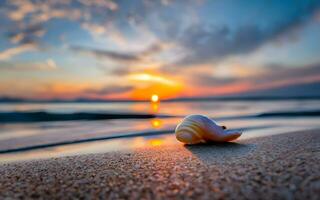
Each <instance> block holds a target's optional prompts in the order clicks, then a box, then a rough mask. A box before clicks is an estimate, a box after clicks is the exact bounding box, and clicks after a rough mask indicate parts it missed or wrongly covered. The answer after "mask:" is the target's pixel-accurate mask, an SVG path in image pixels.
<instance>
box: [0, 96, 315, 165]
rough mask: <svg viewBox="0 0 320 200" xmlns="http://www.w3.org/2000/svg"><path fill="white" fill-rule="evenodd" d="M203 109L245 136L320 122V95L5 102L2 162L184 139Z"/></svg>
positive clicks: (0, 123) (0, 125)
mask: <svg viewBox="0 0 320 200" xmlns="http://www.w3.org/2000/svg"><path fill="white" fill-rule="evenodd" d="M189 114H203V115H207V116H209V117H211V118H212V119H214V120H216V121H217V122H218V123H219V124H221V125H225V126H227V128H229V129H241V130H243V131H244V134H243V135H242V136H241V137H240V139H246V138H251V137H261V136H266V135H272V134H278V133H284V132H290V131H299V130H310V129H316V128H319V127H320V123H319V122H320V100H317V99H312V100H310V99H309V100H308V99H293V100H288V99H287V100H270V99H269V100H263V99H259V100H207V101H184V102H183V101H181V102H160V103H149V102H120V103H114V102H113V103H1V104H0V162H11V161H18V160H28V159H39V158H49V157H59V156H66V155H77V154H88V153H100V152H108V151H118V150H122V151H126V150H132V149H135V148H139V147H147V146H159V147H161V146H162V145H167V144H176V143H177V144H178V142H177V141H176V140H175V137H174V128H175V126H176V125H177V123H179V121H181V120H182V118H183V117H185V116H186V115H189Z"/></svg>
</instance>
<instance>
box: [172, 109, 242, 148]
mask: <svg viewBox="0 0 320 200" xmlns="http://www.w3.org/2000/svg"><path fill="white" fill-rule="evenodd" d="M175 133H176V138H177V140H179V141H180V142H183V143H185V144H197V143H205V142H209V141H213V142H227V141H231V140H235V139H237V138H238V137H240V135H241V134H242V132H241V131H238V130H225V129H224V128H223V127H222V126H219V125H217V123H216V122H215V121H213V120H211V119H209V118H208V117H207V116H204V115H189V116H187V117H185V118H184V119H183V120H182V122H181V123H180V124H178V125H177V127H176V130H175Z"/></svg>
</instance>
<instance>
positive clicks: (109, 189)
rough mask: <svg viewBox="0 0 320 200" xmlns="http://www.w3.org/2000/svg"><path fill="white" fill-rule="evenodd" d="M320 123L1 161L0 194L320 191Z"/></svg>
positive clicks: (311, 194) (178, 195) (314, 194)
mask: <svg viewBox="0 0 320 200" xmlns="http://www.w3.org/2000/svg"><path fill="white" fill-rule="evenodd" d="M319 134H320V131H319V130H314V131H300V132H295V133H285V134H280V135H273V136H268V137H261V138H255V139H248V140H240V141H237V143H226V144H210V145H195V146H184V145H169V146H161V145H160V146H157V147H152V148H141V149H137V150H135V151H133V152H132V151H130V152H115V153H104V154H91V155H81V156H72V157H63V158H52V159H47V160H34V161H24V162H17V163H9V164H1V165H0V174H1V178H0V191H1V192H0V199H3V198H5V197H8V198H13V199H16V198H39V197H41V198H43V199H73V198H103V199H105V198H108V199H143V198H144V199H196V198H197V199H222V198H229V199H230V198H231V199H257V198H259V199H319V198H320V137H319V136H320V135H319Z"/></svg>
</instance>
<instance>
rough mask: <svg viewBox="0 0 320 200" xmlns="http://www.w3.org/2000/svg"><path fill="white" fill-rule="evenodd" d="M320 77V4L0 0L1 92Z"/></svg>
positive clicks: (232, 86)
mask: <svg viewBox="0 0 320 200" xmlns="http://www.w3.org/2000/svg"><path fill="white" fill-rule="evenodd" d="M319 81H320V1H312V0H309V1H308V0H304V1H298V0H282V1H278V0H269V1H261V0H258V1H253V0H248V1H235V0H234V1H232V0H221V1H220V0H211V1H210V0H207V1H206V0H161V1H157V0H118V1H116V0H114V1H111V0H46V1H44V0H43V1H42V0H3V1H0V96H2V97H4V96H5V97H19V98H33V99H53V98H54V99H56V98H59V99H74V98H95V99H96V98H99V99H135V100H142V99H149V98H150V96H152V95H153V94H156V95H158V96H159V97H160V98H161V99H167V98H176V97H198V96H217V95H225V94H237V93H239V92H245V91H251V90H262V89H265V88H273V87H280V86H287V85H292V84H299V83H313V82H319Z"/></svg>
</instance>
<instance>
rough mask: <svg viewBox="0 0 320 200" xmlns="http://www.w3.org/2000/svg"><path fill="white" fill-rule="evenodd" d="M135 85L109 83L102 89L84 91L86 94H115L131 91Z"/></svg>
mask: <svg viewBox="0 0 320 200" xmlns="http://www.w3.org/2000/svg"><path fill="white" fill-rule="evenodd" d="M132 89H133V86H118V85H107V86H105V87H103V88H100V89H87V90H85V91H84V92H83V93H84V94H86V95H88V94H89V95H114V94H120V93H124V92H128V91H131V90H132Z"/></svg>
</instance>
